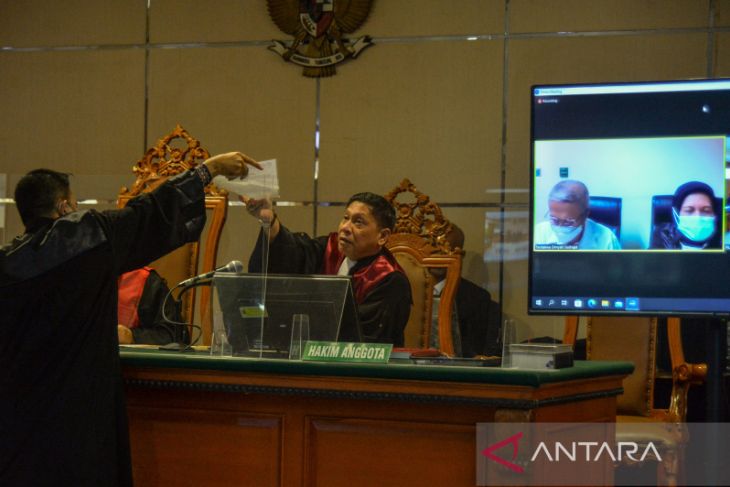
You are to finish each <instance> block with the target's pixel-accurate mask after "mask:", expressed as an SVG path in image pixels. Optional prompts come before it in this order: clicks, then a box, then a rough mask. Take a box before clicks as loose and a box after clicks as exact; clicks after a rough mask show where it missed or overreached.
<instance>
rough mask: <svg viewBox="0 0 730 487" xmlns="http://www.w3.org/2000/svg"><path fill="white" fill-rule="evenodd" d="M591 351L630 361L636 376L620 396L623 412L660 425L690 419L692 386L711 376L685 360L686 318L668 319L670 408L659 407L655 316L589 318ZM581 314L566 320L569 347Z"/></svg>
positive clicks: (602, 356) (593, 357) (593, 354)
mask: <svg viewBox="0 0 730 487" xmlns="http://www.w3.org/2000/svg"><path fill="white" fill-rule="evenodd" d="M586 321H587V329H586V337H587V339H586V342H587V343H586V348H587V355H588V357H587V358H588V359H589V360H627V361H631V362H633V363H634V372H633V373H632V374H631V375H630V376H629V377H628V378H626V379H625V380H624V393H623V394H622V395H621V396H619V397H618V398H617V407H618V414H619V415H624V416H644V417H646V416H649V417H652V418H654V419H656V420H659V421H669V422H677V421H680V422H682V421H686V419H687V394H688V391H689V387H690V386H691V385H692V384H699V383H701V382H703V381H704V380H705V377H706V376H707V364H704V363H697V364H692V363H688V362H686V361H685V358H684V348H683V345H682V334H681V324H682V322H681V320H680V319H679V318H672V317H670V318H667V319H666V327H667V345H668V347H669V358H670V361H671V367H672V392H671V396H670V399H669V407H668V409H655V408H654V379H655V377H656V353H657V350H656V348H657V327H658V320H657V318H655V317H603V316H601V317H590V318H588V319H587V320H586ZM578 325H579V320H578V317H577V316H569V317H567V318H566V320H565V335H564V338H563V342H564V343H570V344H574V343H575V339H576V336H577V332H578Z"/></svg>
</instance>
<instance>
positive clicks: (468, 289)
mask: <svg viewBox="0 0 730 487" xmlns="http://www.w3.org/2000/svg"><path fill="white" fill-rule="evenodd" d="M456 316H457V320H458V322H459V332H460V333H461V351H462V355H463V356H464V357H473V356H475V355H489V356H494V355H501V354H502V343H501V339H500V336H499V335H500V330H501V323H500V321H501V312H500V309H499V303H496V302H494V301H492V297H491V295H490V294H489V291H487V290H486V289H484V288H482V287H479V286H477V285H476V284H474V283H473V282H471V281H469V280H468V279H464V278H463V277H462V278H460V279H459V287H458V288H457V290H456Z"/></svg>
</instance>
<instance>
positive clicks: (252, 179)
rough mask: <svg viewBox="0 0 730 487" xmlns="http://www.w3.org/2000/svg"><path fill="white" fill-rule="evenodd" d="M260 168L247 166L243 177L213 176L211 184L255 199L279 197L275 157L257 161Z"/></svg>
mask: <svg viewBox="0 0 730 487" xmlns="http://www.w3.org/2000/svg"><path fill="white" fill-rule="evenodd" d="M259 164H261V167H262V168H263V169H262V170H260V171H259V170H258V169H256V168H255V167H249V169H248V176H246V178H245V179H232V180H228V179H226V177H225V176H216V177H215V178H213V184H215V185H216V186H218V187H219V188H221V189H225V190H226V191H228V192H230V193H235V194H238V195H241V196H247V197H249V198H253V199H255V200H260V199H262V198H270V199H274V198H278V197H279V175H278V173H277V171H276V159H269V160H266V161H259Z"/></svg>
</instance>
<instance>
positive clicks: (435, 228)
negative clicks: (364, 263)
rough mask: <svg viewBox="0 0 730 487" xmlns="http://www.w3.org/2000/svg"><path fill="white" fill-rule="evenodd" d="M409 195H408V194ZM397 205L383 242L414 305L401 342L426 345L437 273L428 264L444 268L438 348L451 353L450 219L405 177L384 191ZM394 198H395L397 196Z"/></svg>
mask: <svg viewBox="0 0 730 487" xmlns="http://www.w3.org/2000/svg"><path fill="white" fill-rule="evenodd" d="M408 198H412V199H408ZM385 199H386V200H388V201H389V202H390V203H391V204H392V205H393V206H394V208H395V210H396V227H395V231H394V232H393V234H392V235H391V236H390V238H389V239H388V243H387V244H386V247H387V248H388V249H389V250H390V251H391V252H392V253H393V255H394V256H395V258H396V259H397V260H398V263H399V264H400V265H401V266H402V267H403V269H404V270H405V272H406V274H407V276H408V280H409V281H410V284H411V294H412V296H413V306H412V307H411V314H410V317H409V319H408V324H407V325H406V329H405V346H406V347H409V348H428V347H429V339H430V336H431V328H432V311H431V310H432V309H433V303H434V300H433V289H434V285H435V284H436V283H437V281H436V278H434V276H433V275H432V274H431V273H430V272H429V271H428V270H429V268H442V269H445V270H446V283H445V285H444V288H443V290H442V292H441V297H440V305H439V309H438V327H439V343H440V346H439V350H441V351H442V352H444V353H448V354H453V353H454V344H453V339H452V322H451V310H452V307H453V304H454V301H455V297H456V290H457V287H458V285H459V278H460V275H461V255H462V249H459V248H456V249H452V248H451V246H450V244H449V242H448V240H447V238H446V237H447V235H448V233H449V231H450V230H451V223H450V222H449V221H448V220H446V219H445V218H444V216H443V214H442V212H441V208H439V206H438V205H437V204H436V203H433V202H431V200H430V198H429V197H428V195H425V194H423V193H421V192H420V191H418V189H417V188H416V187H415V186H414V185H413V184H412V183H411V182H410V181H409V180H408V179H404V180H403V181H402V182H401V183H400V185H398V186H396V187H395V188H394V189H393V190H392V191H390V192H389V193H388V194H387V195H385ZM397 199H399V200H400V201H396V200H397Z"/></svg>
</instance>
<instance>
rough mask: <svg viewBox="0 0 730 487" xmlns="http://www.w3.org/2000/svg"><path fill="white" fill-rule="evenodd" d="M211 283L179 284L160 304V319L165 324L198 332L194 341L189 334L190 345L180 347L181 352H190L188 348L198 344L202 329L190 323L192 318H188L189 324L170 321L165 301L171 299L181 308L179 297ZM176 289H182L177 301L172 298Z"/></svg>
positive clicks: (207, 280) (206, 281)
mask: <svg viewBox="0 0 730 487" xmlns="http://www.w3.org/2000/svg"><path fill="white" fill-rule="evenodd" d="M183 282H184V281H183ZM211 282H212V279H205V280H200V281H197V282H194V283H192V284H183V283H179V284H177V285H176V286H175V287H173V288H172V289H170V292H168V293H167V296H165V299H164V301H163V303H162V319H163V320H164V321H165V323H167V324H170V325H174V326H184V327H188V328H192V329H193V330H197V332H198V336H197V337H195V339H194V340H193V336H192V335H193V334H192V333H191V334H190V345H189V346H186V347H180V351H181V352H182V351H185V350H190V348H191V347H192V346H193V345H196V344H197V343H198V341H199V340H200V338H201V337H202V336H203V329H202V328H201V327H200V326H199V325H196V324H194V323H193V322H192V319H193V317H190V323H187V322H182V321H175V320H172V319H170V317H169V316H167V301H168V300H169V299H170V298H172V300H173V302H175V304H176V306H181V304H182V301H181V297H182V295H183V294H185V292H186V291H188V290H189V289H192V288H194V287H198V286H210V284H211ZM178 288H182V290H181V291H180V293H179V294H178V295H177V299H175V297H174V296H173V293H174V292H175V290H176V289H178ZM173 336H177V334H176V333H174V334H173ZM178 343H182V344H184V342H178Z"/></svg>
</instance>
